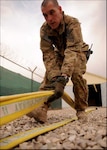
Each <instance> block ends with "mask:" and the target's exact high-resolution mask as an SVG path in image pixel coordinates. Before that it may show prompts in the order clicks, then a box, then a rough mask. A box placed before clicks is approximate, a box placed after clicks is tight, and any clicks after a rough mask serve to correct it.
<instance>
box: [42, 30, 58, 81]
mask: <svg viewBox="0 0 107 150" xmlns="http://www.w3.org/2000/svg"><path fill="white" fill-rule="evenodd" d="M40 36H41V41H40V48H41V50H42V54H43V62H44V65H45V68H46V71H47V75H48V77H47V78H48V80H51V79H52V78H53V77H55V76H59V75H60V74H61V70H60V68H59V66H58V65H57V61H56V57H55V52H54V47H53V45H52V42H51V40H50V39H49V38H48V36H47V35H46V33H44V31H43V30H42V29H41V30H40Z"/></svg>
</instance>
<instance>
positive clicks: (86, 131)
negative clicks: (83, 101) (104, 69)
mask: <svg viewBox="0 0 107 150" xmlns="http://www.w3.org/2000/svg"><path fill="white" fill-rule="evenodd" d="M106 110H107V109H106V108H102V107H98V109H97V110H95V111H92V112H90V113H89V114H88V121H87V122H85V123H84V122H81V121H79V120H76V121H73V122H70V123H68V124H66V125H64V126H62V127H59V128H57V129H55V130H53V131H49V132H47V133H45V134H42V135H39V136H37V137H35V138H33V139H31V140H29V141H26V142H23V143H21V144H19V145H18V146H16V147H14V148H13V149H12V150H16V149H17V150H19V149H29V150H30V149H43V150H44V149H46V150H48V149H49V150H50V149H71V150H72V149H76V150H77V149H82V150H83V149H89V150H91V149H95V150H100V149H104V150H107V130H106V128H107V114H106ZM75 114H76V112H75V110H73V109H72V108H64V109H61V110H49V111H48V120H47V122H46V123H45V124H40V123H38V122H37V121H35V120H34V119H33V118H29V117H27V116H26V115H24V116H23V117H21V118H19V119H17V120H15V121H12V122H10V123H8V124H6V125H3V126H2V127H1V128H0V138H1V139H2V138H5V137H8V136H10V135H14V134H16V133H19V132H22V131H26V130H29V129H33V128H34V127H41V126H45V125H49V124H52V123H55V122H59V121H62V120H64V119H67V118H72V117H75Z"/></svg>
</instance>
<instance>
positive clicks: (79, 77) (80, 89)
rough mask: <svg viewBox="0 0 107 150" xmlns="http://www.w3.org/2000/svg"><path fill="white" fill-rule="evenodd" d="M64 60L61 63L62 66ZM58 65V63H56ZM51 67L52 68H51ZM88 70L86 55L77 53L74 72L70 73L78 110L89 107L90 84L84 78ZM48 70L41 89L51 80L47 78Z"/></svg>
mask: <svg viewBox="0 0 107 150" xmlns="http://www.w3.org/2000/svg"><path fill="white" fill-rule="evenodd" d="M61 64H62V62H61V63H60V66H61ZM56 65H57V64H56ZM50 69H51V68H50ZM85 72H86V56H85V55H84V54H83V53H77V54H76V58H75V62H74V64H72V73H70V77H71V81H72V83H73V93H74V98H75V99H74V101H75V109H76V110H85V109H86V108H87V107H88V86H87V81H86V80H85V79H84V78H83V74H84V73H85ZM47 76H48V75H47V72H46V73H45V77H44V80H43V82H42V83H41V86H40V90H42V89H43V88H44V86H46V85H47V84H49V83H50V81H49V80H48V78H47Z"/></svg>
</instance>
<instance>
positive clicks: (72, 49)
mask: <svg viewBox="0 0 107 150" xmlns="http://www.w3.org/2000/svg"><path fill="white" fill-rule="evenodd" d="M66 30H67V31H66V32H67V35H66V49H65V52H64V55H65V57H64V61H63V64H62V68H61V72H62V73H63V74H67V75H68V76H70V75H71V74H72V71H73V69H74V63H75V61H76V57H77V53H80V52H81V49H82V44H83V38H82V33H81V27H80V23H79V22H78V20H77V19H72V21H71V22H69V24H68V25H67V27H66Z"/></svg>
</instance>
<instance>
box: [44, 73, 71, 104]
mask: <svg viewBox="0 0 107 150" xmlns="http://www.w3.org/2000/svg"><path fill="white" fill-rule="evenodd" d="M68 81H69V78H68V77H67V76H59V77H57V79H56V81H55V82H54V83H52V86H53V87H54V90H55V91H54V94H53V95H52V96H50V97H49V98H48V101H47V102H52V101H54V100H56V99H58V98H60V97H61V96H62V95H63V92H64V88H65V86H66V84H67V82H68Z"/></svg>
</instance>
